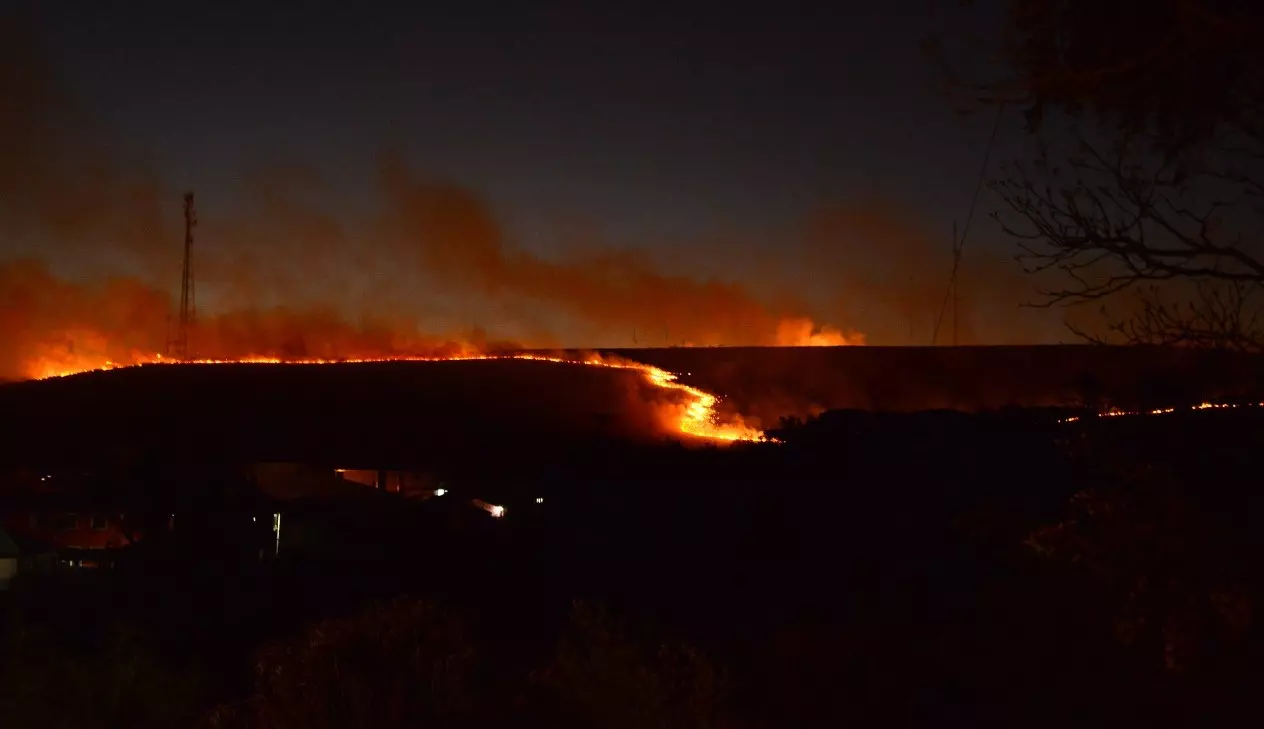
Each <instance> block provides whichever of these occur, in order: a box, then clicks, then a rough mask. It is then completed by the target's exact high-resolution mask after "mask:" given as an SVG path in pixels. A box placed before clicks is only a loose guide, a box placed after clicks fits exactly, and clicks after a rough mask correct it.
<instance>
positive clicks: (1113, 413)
mask: <svg viewBox="0 0 1264 729" xmlns="http://www.w3.org/2000/svg"><path fill="white" fill-rule="evenodd" d="M1259 407H1264V402H1248V403H1240V404H1235V403H1214V402H1201V403H1198V404H1197V405H1190V406H1189V407H1183V408H1158V409H1155V410H1119V409H1117V408H1111V409H1110V410H1103V411H1102V412H1100V413H1096V414H1095V415H1090V416H1089V417H1098V418H1119V417H1125V416H1133V415H1168V414H1171V413H1175V412H1183V413H1191V412H1195V411H1197V410H1236V409H1238V408H1259ZM1080 419H1081V418H1080V416H1079V415H1072V416H1071V417H1069V418H1062V419H1061V420H1059V421H1058V422H1059V423H1074V422H1077V421H1079V420H1080Z"/></svg>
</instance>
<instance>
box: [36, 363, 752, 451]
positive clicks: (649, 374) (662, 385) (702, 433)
mask: <svg viewBox="0 0 1264 729" xmlns="http://www.w3.org/2000/svg"><path fill="white" fill-rule="evenodd" d="M504 359H520V360H532V361H536V362H552V363H554V364H559V365H579V366H588V367H609V368H612V369H620V370H636V371H638V372H640V373H641V374H642V375H643V376H644V377H645V380H646V382H648V383H649V384H650V385H652V386H653V387H656V388H659V389H662V390H670V391H673V392H678V393H680V394H682V395H683V396H684V399H685V401H686V404H685V405H683V406H682V407H681V408H680V409H679V410H678V411H676V412H673V413H672V419H673V420H674V423H673V425H674V426H675V429H676V430H677V431H679V432H680V433H682V434H684V435H688V436H692V437H695V438H703V439H707V440H712V441H719V442H734V441H764V440H767V438H766V437H765V435H764V433H763V432H762V431H760V430H757V429H755V428H749V427H746V426H745V425H742V424H740V423H739V424H723V423H720V422H719V421H718V418H717V415H716V410H715V406H716V405H717V404H718V403H719V398H718V397H717V396H715V395H713V394H711V393H709V392H706V391H704V390H701V389H698V388H696V387H692V386H690V385H686V384H684V383H682V382H679V376H678V375H676V374H675V373H672V372H668V371H666V370H663V369H660V368H658V367H653V366H651V365H647V364H642V363H640V362H633V361H630V360H618V359H609V358H603V357H601V356H600V355H597V354H591V355H588V356H586V357H584V358H580V359H568V358H564V357H554V356H548V355H542V354H525V353H519V354H476V353H468V354H453V355H448V356H434V357H426V356H394V357H363V358H348V359H303V358H299V359H283V358H280V357H253V356H248V357H241V358H236V359H192V360H174V359H169V358H164V357H162V355H153V356H150V357H146V358H138V361H135V362H132V363H129V364H118V363H115V362H111V361H105V362H99V363H96V364H95V366H91V365H88V366H79V367H70V368H67V367H64V363H63V367H61V368H53V367H45V368H44V369H41V370H37V372H38V375H37V376H36V377H34V378H33V379H41V380H46V379H54V378H58V377H68V376H70V375H76V374H81V373H84V372H96V371H105V370H114V369H123V368H130V367H145V366H153V365H163V364H185V365H210V364H291V365H321V364H355V363H368V362H456V361H472V360H504Z"/></svg>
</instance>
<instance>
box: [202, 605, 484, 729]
mask: <svg viewBox="0 0 1264 729" xmlns="http://www.w3.org/2000/svg"><path fill="white" fill-rule="evenodd" d="M474 663H475V656H474V651H473V649H472V648H471V647H470V646H469V645H468V644H467V643H466V641H465V638H464V635H463V633H462V629H461V626H460V625H459V623H458V622H457V621H456V620H454V619H453V618H452V617H451V616H449V615H448V614H446V613H444V612H443V611H441V610H439V609H438V608H436V607H435V606H434V605H432V604H430V603H428V602H425V601H422V600H417V599H412V598H399V599H396V600H392V601H390V602H385V603H379V604H375V605H373V606H371V607H369V608H368V609H366V610H365V611H363V612H361V613H359V614H357V615H354V616H352V617H348V618H335V619H329V620H325V621H322V622H319V623H316V624H314V625H311V626H309V627H308V628H307V629H306V630H304V631H303V632H302V634H301V635H299V636H298V637H297V638H295V639H293V640H290V641H286V642H283V643H278V644H275V645H272V646H270V647H268V648H266V649H264V650H263V651H262V652H261V653H260V655H259V658H258V660H257V662H256V671H257V683H256V688H255V692H254V694H253V695H252V696H251V697H250V698H249V699H248V700H247V701H245V702H244V703H242V704H240V705H238V706H235V707H230V708H227V709H221V710H219V711H217V712H216V714H215V715H214V716H212V718H211V722H210V723H211V724H212V725H213V726H221V727H226V726H234V727H268V728H269V729H325V728H328V729H335V728H337V729H357V728H360V727H364V728H366V729H368V728H369V727H372V728H373V729H389V728H391V727H415V726H454V725H458V724H460V723H462V721H464V720H465V719H466V718H467V717H468V715H469V713H470V711H471V709H472V707H473V706H474V702H473V700H472V692H471V686H470V682H471V676H472V673H473V668H474Z"/></svg>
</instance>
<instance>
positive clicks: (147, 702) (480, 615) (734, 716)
mask: <svg viewBox="0 0 1264 729" xmlns="http://www.w3.org/2000/svg"><path fill="white" fill-rule="evenodd" d="M1058 415H1059V414H1056V413H1050V412H1037V411H1013V412H1006V413H991V414H979V415H963V414H957V413H922V414H916V415H873V414H863V413H852V412H831V413H827V414H826V415H824V416H822V417H820V418H818V419H816V420H813V421H810V422H807V423H789V424H787V425H786V427H785V428H784V429H783V430H782V431H780V432H779V433H778V435H779V436H780V437H781V438H782V439H783V440H784V443H783V444H780V445H771V444H766V445H754V446H749V447H735V448H731V449H723V450H721V449H717V450H704V451H697V450H687V449H683V448H676V447H670V446H663V447H654V448H649V447H635V448H633V447H617V446H609V447H607V448H605V449H603V450H596V449H590V450H587V451H577V452H568V453H563V454H560V457H559V458H558V459H556V463H555V465H554V466H553V467H552V470H551V471H549V472H548V473H544V472H532V473H530V474H525V475H524V476H523V478H522V479H521V480H519V481H517V482H515V483H513V484H510V485H507V486H505V487H504V488H505V491H504V493H503V494H501V496H503V497H504V499H505V501H506V503H512V504H513V505H512V506H511V507H510V510H509V513H508V515H507V516H506V518H504V519H501V520H493V519H490V518H476V519H466V518H464V517H463V518H462V519H455V518H451V517H452V515H451V514H446V513H444V514H440V513H436V512H434V511H433V510H430V511H427V510H424V509H415V510H414V509H408V508H404V507H402V506H401V507H400V508H398V509H392V510H390V516H389V517H388V516H383V515H381V514H378V515H377V516H373V515H367V516H365V517H364V518H365V519H368V520H370V521H371V522H372V523H370V524H369V525H368V528H366V529H361V530H358V531H355V530H349V531H347V532H346V533H345V534H344V536H342V537H341V538H340V539H339V540H338V541H337V543H336V544H335V546H334V548H332V549H330V550H329V551H328V552H327V553H325V554H323V555H320V556H319V557H315V556H309V557H306V558H300V557H290V558H287V557H286V555H284V554H282V555H281V558H280V559H278V560H276V561H273V562H270V563H264V564H260V563H258V562H254V563H251V562H250V561H249V560H242V559H237V558H236V557H234V556H233V555H230V554H227V553H225V552H223V551H222V550H219V549H218V548H215V547H213V546H210V545H209V543H208V544H203V545H197V544H183V545H181V544H176V543H167V544H163V543H161V542H155V543H153V544H150V545H149V551H148V553H146V552H145V551H144V550H142V549H141V547H143V546H145V545H144V543H142V544H141V545H138V546H137V547H134V548H131V551H133V552H135V554H133V555H131V556H130V557H129V559H125V560H123V561H122V562H121V563H120V566H119V568H118V569H117V570H114V571H112V572H109V573H101V574H98V575H89V576H88V577H91V578H92V579H88V578H87V577H85V576H83V575H80V576H78V577H77V578H76V579H68V578H67V577H66V576H65V575H48V576H40V575H34V576H30V577H27V578H25V579H22V578H19V579H18V580H17V581H15V583H14V585H13V589H12V590H11V591H10V592H9V593H7V594H5V593H0V595H3V598H2V601H3V607H4V622H3V626H4V627H3V636H2V640H3V650H2V651H0V656H2V659H0V660H2V664H0V716H3V717H5V726H21V727H137V728H145V727H243V728H244V727H279V728H285V727H374V728H383V727H404V726H408V727H412V726H462V727H491V726H554V727H572V726H573V727H637V728H641V727H651V726H657V727H711V726H714V727H728V726H732V727H814V726H842V725H846V724H847V723H848V722H853V723H855V724H859V725H865V726H873V725H942V724H946V723H954V724H963V725H971V726H984V725H987V726H1025V727H1034V726H1051V727H1052V726H1059V727H1062V726H1097V725H1101V726H1119V725H1151V726H1154V725H1173V724H1186V723H1189V722H1192V721H1197V722H1198V723H1199V724H1200V725H1209V724H1216V723H1219V722H1220V721H1221V720H1224V719H1227V718H1228V717H1231V716H1234V715H1235V714H1238V713H1241V714H1242V715H1246V714H1245V713H1244V712H1246V711H1249V710H1250V709H1251V707H1252V706H1253V702H1254V699H1253V698H1252V697H1253V695H1254V692H1255V689H1256V688H1257V687H1258V685H1259V681H1258V679H1259V678H1260V676H1259V672H1258V668H1257V667H1258V666H1259V665H1261V664H1260V658H1261V655H1260V650H1261V646H1260V641H1259V637H1258V631H1257V630H1256V629H1255V627H1254V625H1253V623H1252V608H1253V605H1255V604H1259V602H1258V601H1259V599H1260V597H1261V592H1260V591H1261V584H1260V580H1261V578H1260V574H1261V573H1260V570H1259V567H1260V565H1262V564H1264V561H1262V560H1261V557H1262V556H1264V554H1262V553H1261V549H1262V546H1264V545H1261V540H1264V537H1261V533H1260V532H1259V530H1258V529H1256V528H1254V525H1255V524H1257V523H1258V520H1257V517H1258V514H1259V511H1260V507H1259V505H1258V503H1257V502H1258V501H1259V499H1260V497H1259V496H1258V494H1259V492H1260V490H1259V471H1258V468H1257V465H1256V464H1258V451H1257V449H1258V443H1259V442H1260V437H1261V435H1262V434H1264V413H1260V412H1258V411H1255V410H1237V411H1231V412H1194V413H1187V414H1181V413H1177V414H1172V415H1165V416H1152V417H1151V416H1143V417H1129V418H1086V419H1084V420H1082V421H1080V422H1077V423H1060V422H1058ZM493 451H494V445H493V444H488V453H489V454H490V453H493ZM475 467H476V464H471V469H474V468H475ZM536 493H540V494H546V497H545V501H544V503H542V504H535V503H534V499H531V498H529V496H530V495H532V494H536ZM384 496H389V495H384ZM450 503H453V504H455V503H456V501H451V502H450ZM355 508H358V507H353V506H350V505H349V506H348V507H347V509H348V510H349V511H350V510H354V509H355ZM476 513H477V514H481V512H476ZM483 516H485V515H483ZM374 519H376V520H377V521H373V520H374Z"/></svg>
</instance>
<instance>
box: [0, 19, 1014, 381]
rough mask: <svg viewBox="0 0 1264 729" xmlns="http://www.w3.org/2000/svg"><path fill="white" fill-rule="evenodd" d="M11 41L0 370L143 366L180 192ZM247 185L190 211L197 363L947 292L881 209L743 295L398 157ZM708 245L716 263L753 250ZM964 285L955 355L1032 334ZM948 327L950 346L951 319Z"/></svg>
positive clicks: (803, 323)
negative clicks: (532, 231)
mask: <svg viewBox="0 0 1264 729" xmlns="http://www.w3.org/2000/svg"><path fill="white" fill-rule="evenodd" d="M6 28H7V30H3V31H0V33H3V35H0V98H3V99H5V100H6V109H5V113H3V114H0V305H3V311H2V312H0V335H2V336H0V378H17V377H29V376H39V375H43V374H49V373H52V372H57V371H64V370H68V369H76V368H80V367H89V366H96V365H100V364H102V363H104V362H105V361H106V360H110V361H114V362H120V363H122V362H130V361H138V360H144V359H148V358H152V357H153V356H155V355H156V354H157V353H161V352H163V351H164V350H165V349H166V345H167V342H168V340H169V338H170V336H171V335H172V333H173V331H172V330H173V324H172V319H173V316H174V309H175V301H174V299H175V295H174V294H175V284H176V282H177V281H178V277H179V267H180V260H179V255H180V241H181V225H182V221H181V216H180V209H179V200H180V198H179V196H180V193H181V192H182V191H181V190H180V189H179V188H178V187H177V186H176V185H174V184H171V181H166V180H163V179H161V177H160V176H159V175H158V174H156V173H154V172H153V171H151V170H150V169H148V168H147V167H146V166H145V165H143V164H139V163H138V162H137V160H136V159H134V158H133V157H132V156H131V155H129V154H128V153H126V152H124V151H123V150H122V147H121V146H120V145H118V144H116V143H115V142H114V140H112V139H111V138H110V135H109V134H108V133H107V132H106V131H105V130H103V129H102V127H101V126H100V125H99V124H96V123H94V120H93V116H92V114H91V113H88V112H86V111H85V110H84V109H82V108H80V107H79V106H77V105H76V104H75V102H74V100H73V99H72V98H70V96H69V95H68V94H66V93H65V92H64V90H63V89H62V87H61V86H60V85H59V83H58V79H57V77H56V74H55V73H54V72H53V71H52V70H51V68H50V66H49V64H47V63H45V62H44V58H43V57H42V56H41V55H40V53H39V52H38V49H37V48H36V47H35V46H34V45H33V44H32V43H31V42H30V38H31V37H32V36H31V35H30V34H29V33H24V32H22V31H21V29H20V28H19V29H16V30H15V26H6ZM240 190H241V191H242V192H243V193H244V194H243V195H242V196H243V197H245V198H248V199H249V200H250V205H249V206H247V207H245V208H236V207H235V208H234V209H233V210H224V209H217V208H215V207H214V205H213V202H214V201H213V200H212V203H211V204H209V205H204V206H202V209H201V211H200V217H201V220H200V223H199V227H198V229H197V240H198V244H197V246H196V248H195V251H196V275H197V281H198V289H197V295H198V303H199V311H198V322H197V326H196V328H195V330H194V333H193V337H192V342H193V348H194V350H195V352H194V353H195V354H197V355H200V356H204V357H208V358H233V357H243V356H279V357H322V358H334V357H367V356H373V357H376V356H388V355H391V354H420V355H433V354H443V353H446V352H451V351H457V350H460V351H468V350H470V349H479V348H497V347H514V346H522V347H541V348H555V347H561V346H570V347H585V346H615V345H617V346H629V345H633V344H634V343H635V344H640V345H643V346H644V345H651V346H657V345H662V344H673V345H676V344H693V345H699V346H705V345H723V344H730V345H741V344H744V345H808V344H817V345H820V344H839V343H849V344H859V343H865V342H868V343H890V344H905V343H917V344H924V343H928V342H929V340H930V330H931V327H932V326H933V322H934V319H935V317H936V312H937V311H938V309H939V307H940V305H941V303H942V298H943V294H944V286H945V285H946V276H947V268H948V260H947V259H948V252H947V251H948V247H947V243H946V241H945V240H941V239H940V238H939V237H936V236H933V235H930V234H928V233H927V228H926V227H925V226H921V225H919V222H920V221H916V220H911V219H910V216H909V215H908V214H907V212H906V211H904V210H902V209H900V207H899V206H897V205H893V204H891V203H890V202H889V201H879V202H875V201H871V200H865V201H861V202H860V203H859V204H854V205H840V206H835V207H829V208H825V209H821V210H818V211H817V212H816V213H815V214H814V215H812V216H810V218H809V220H808V221H806V223H805V224H804V225H803V226H802V227H800V228H799V229H793V230H787V231H786V234H785V236H784V246H782V247H781V248H779V249H778V251H777V252H776V256H777V258H778V261H777V263H778V265H777V266H776V268H777V269H779V270H780V271H781V273H780V274H774V273H772V272H771V271H772V268H773V267H772V266H768V265H756V264H752V265H751V268H752V273H751V275H752V276H756V275H757V276H760V277H761V281H760V282H759V283H760V286H759V287H758V290H759V294H756V293H755V289H754V288H752V287H751V286H747V285H743V284H742V283H739V282H737V281H733V280H721V279H711V278H706V277H698V276H689V275H683V274H680V273H674V272H672V270H670V269H669V268H668V267H666V266H664V265H663V264H662V263H661V262H659V261H656V260H654V259H652V258H651V257H650V256H649V255H647V254H646V253H644V252H642V251H637V250H628V249H612V248H610V247H608V246H601V245H583V244H582V242H583V241H578V240H577V241H563V243H564V244H567V248H566V250H567V253H566V255H563V256H556V257H553V256H550V257H546V256H542V255H540V254H538V253H535V252H534V251H532V250H530V249H528V248H526V247H524V246H522V245H520V244H519V243H518V241H517V237H516V235H515V231H513V230H511V229H509V228H507V226H506V225H504V224H503V222H502V221H501V220H500V219H499V218H498V216H497V213H496V211H495V210H494V209H493V208H492V206H491V205H490V204H489V203H488V201H487V200H485V199H484V198H483V197H482V196H481V195H480V194H479V193H478V192H477V191H476V190H475V189H472V188H470V187H468V186H464V185H461V184H457V183H454V182H452V181H451V180H448V179H444V178H441V177H434V176H431V175H428V174H426V171H425V170H421V169H417V168H414V167H412V166H410V164H409V162H408V161H407V160H406V158H405V156H404V155H402V154H396V153H384V154H383V155H382V156H381V158H380V160H379V162H378V164H377V171H376V176H375V179H373V180H371V181H368V182H366V190H368V194H365V195H363V197H364V198H367V201H368V202H367V203H366V204H359V205H355V206H353V205H350V204H348V203H346V202H345V201H341V200H339V199H337V197H336V196H335V195H334V193H333V191H332V190H331V189H330V188H329V187H328V186H327V185H326V184H325V181H324V180H322V178H321V175H320V174H319V173H318V172H316V171H315V169H314V168H313V167H310V166H308V165H305V164H302V163H301V162H295V161H293V160H274V161H273V163H271V164H267V165H261V166H260V167H259V168H257V169H253V170H246V171H244V172H243V175H242V178H241V180H240ZM200 201H201V199H200ZM710 250H712V251H713V256H712V257H713V258H715V259H716V260H721V259H722V260H724V261H725V262H726V263H732V262H733V259H734V258H741V257H742V256H743V255H744V254H739V253H737V252H736V251H735V250H734V249H726V248H724V247H723V245H714V244H712V246H711V249H710ZM809 270H810V271H811V272H812V274H813V276H814V277H815V278H816V279H817V281H818V284H819V283H821V282H822V281H823V283H824V284H825V285H824V286H823V288H825V289H828V290H829V291H831V292H833V293H832V294H831V296H832V297H833V300H832V301H830V302H829V304H828V306H826V307H824V308H822V307H821V302H820V301H819V300H816V301H815V302H814V305H809V303H808V300H809V299H810V298H811V297H810V296H808V295H806V294H804V293H802V292H800V291H799V290H798V286H797V284H798V283H799V281H798V280H797V279H796V272H802V271H809ZM769 278H781V279H783V280H781V281H774V282H772V283H769V281H768V280H767V279H769ZM962 282H963V284H962V298H961V300H960V303H959V307H958V310H959V311H960V312H961V313H960V317H959V319H958V321H957V322H956V323H955V324H956V327H955V328H956V331H957V337H958V341H959V342H960V343H962V344H969V343H979V342H990V343H999V342H1007V343H1009V342H1015V343H1019V342H1029V341H1033V339H1038V338H1039V333H1033V331H1032V330H1031V328H1030V326H1029V325H1028V322H1030V316H1029V314H1027V313H1026V312H1023V311H1021V310H1020V309H1019V308H1018V306H1017V304H1018V302H1019V301H1021V300H1023V299H1024V298H1026V297H1028V296H1029V294H1030V282H1029V281H1027V280H1026V279H1024V278H1023V277H1022V275H1021V274H1020V272H1019V271H1018V270H1017V268H1016V267H1014V266H1012V265H1010V263H1009V262H1008V261H1004V260H999V259H994V258H988V257H987V256H985V255H982V254H981V253H978V252H976V251H973V250H972V251H971V252H969V253H968V254H967V258H966V261H965V263H964V268H963V271H962ZM770 292H771V293H770ZM983 312H986V313H987V316H986V317H981V316H980V314H981V313H983ZM820 321H826V322H831V323H833V324H835V325H839V326H838V327H837V328H831V327H829V326H822V325H820V324H819V323H818V322H820ZM559 322H561V324H559ZM943 325H944V332H945V334H944V335H943V336H941V338H940V343H947V342H948V338H947V334H946V333H947V332H948V331H950V330H951V328H952V327H953V322H952V320H951V318H945V320H944V323H943ZM862 332H863V334H862Z"/></svg>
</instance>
